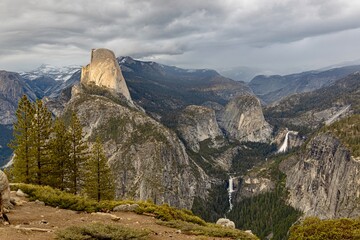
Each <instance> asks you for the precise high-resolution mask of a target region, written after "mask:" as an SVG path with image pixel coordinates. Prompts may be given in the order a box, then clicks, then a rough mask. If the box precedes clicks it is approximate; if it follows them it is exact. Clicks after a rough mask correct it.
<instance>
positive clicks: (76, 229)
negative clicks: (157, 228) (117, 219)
mask: <svg viewBox="0 0 360 240" xmlns="http://www.w3.org/2000/svg"><path fill="white" fill-rule="evenodd" d="M148 235H149V231H146V230H140V229H137V230H134V229H130V228H127V227H124V226H120V225H115V224H101V223H92V224H88V225H84V226H72V227H68V228H66V229H64V230H60V231H57V232H56V239H58V240H87V239H93V240H100V239H108V240H127V239H139V240H141V239H147V236H148Z"/></svg>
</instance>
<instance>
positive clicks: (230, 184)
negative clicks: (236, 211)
mask: <svg viewBox="0 0 360 240" xmlns="http://www.w3.org/2000/svg"><path fill="white" fill-rule="evenodd" d="M233 192H234V178H233V177H231V176H230V178H229V188H228V193H229V205H230V207H229V211H228V212H230V211H231V210H232V208H233V204H232V201H231V198H232V196H231V195H232V193H233Z"/></svg>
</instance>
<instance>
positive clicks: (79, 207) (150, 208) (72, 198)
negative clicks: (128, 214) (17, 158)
mask: <svg viewBox="0 0 360 240" xmlns="http://www.w3.org/2000/svg"><path fill="white" fill-rule="evenodd" d="M11 187H12V190H17V189H21V190H22V191H23V192H25V193H27V194H28V195H29V198H30V200H36V199H38V200H40V201H43V202H44V203H45V204H46V205H49V206H52V207H60V208H64V209H70V210H74V211H86V212H98V211H105V212H106V211H111V210H112V209H113V208H114V207H115V206H118V205H121V204H133V203H137V204H138V205H139V208H138V209H137V210H136V213H138V214H144V213H151V214H154V216H155V217H156V218H158V219H161V220H163V221H172V220H181V221H185V222H191V223H195V224H199V225H205V224H206V223H205V221H204V220H202V219H201V218H199V217H197V216H195V215H194V214H193V213H192V212H191V211H189V210H181V209H176V208H174V207H170V206H169V205H167V204H164V205H156V204H154V203H152V202H149V201H147V202H143V201H139V202H135V201H131V200H123V201H100V202H97V201H95V200H91V199H88V198H85V197H82V196H78V195H73V194H71V193H66V192H63V191H60V190H57V189H53V188H51V187H48V186H38V185H31V184H23V183H18V184H13V185H12V186H11Z"/></svg>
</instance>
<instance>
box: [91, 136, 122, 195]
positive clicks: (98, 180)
mask: <svg viewBox="0 0 360 240" xmlns="http://www.w3.org/2000/svg"><path fill="white" fill-rule="evenodd" d="M85 192H86V194H87V195H88V196H89V197H90V198H93V199H96V200H97V201H100V200H112V199H114V195H115V188H114V179H113V176H112V173H111V170H110V167H109V166H108V164H107V159H106V156H105V152H104V148H103V145H102V144H101V141H100V139H99V138H97V139H96V142H95V144H94V145H93V147H92V149H91V157H90V159H89V161H88V164H87V178H86V183H85Z"/></svg>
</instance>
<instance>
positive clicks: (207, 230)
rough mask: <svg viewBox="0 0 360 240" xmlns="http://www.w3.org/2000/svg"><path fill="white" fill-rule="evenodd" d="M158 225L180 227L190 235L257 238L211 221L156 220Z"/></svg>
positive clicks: (253, 239)
mask: <svg viewBox="0 0 360 240" xmlns="http://www.w3.org/2000/svg"><path fill="white" fill-rule="evenodd" d="M158 224H160V225H164V226H167V227H171V228H177V229H180V230H181V231H182V232H183V233H185V234H191V235H205V236H209V237H227V238H233V239H241V240H242V239H244V240H245V239H248V240H256V239H258V238H257V237H256V236H255V235H252V234H249V233H245V232H244V231H241V230H238V229H231V228H225V227H222V226H219V225H216V224H213V223H207V224H205V225H203V226H200V225H198V224H194V223H189V222H183V221H169V222H158Z"/></svg>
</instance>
